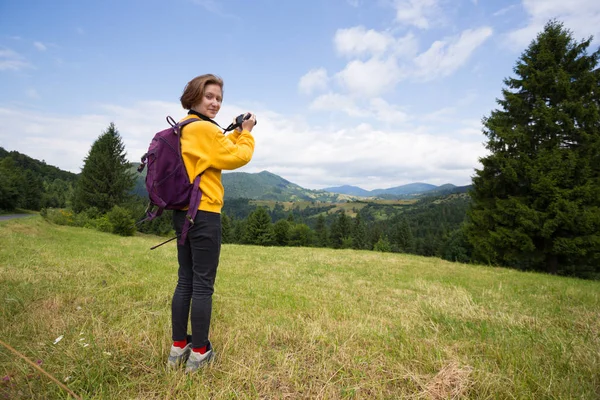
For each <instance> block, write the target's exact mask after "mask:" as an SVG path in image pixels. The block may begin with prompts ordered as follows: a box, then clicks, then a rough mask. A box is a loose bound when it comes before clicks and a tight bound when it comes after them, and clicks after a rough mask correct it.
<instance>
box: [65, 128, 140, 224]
mask: <svg viewBox="0 0 600 400" xmlns="http://www.w3.org/2000/svg"><path fill="white" fill-rule="evenodd" d="M134 185H135V176H134V174H133V172H131V164H130V163H129V162H128V161H127V159H126V153H125V146H124V144H123V142H122V141H121V136H120V135H119V132H118V131H117V128H116V127H115V125H114V124H113V123H112V122H111V123H110V125H109V126H108V128H107V129H106V131H104V132H103V133H102V134H101V135H100V136H99V137H98V139H96V141H95V142H94V144H92V147H91V149H90V151H89V153H88V155H87V157H86V158H85V159H84V165H83V169H82V171H81V176H80V177H79V180H78V181H77V184H76V186H75V193H74V198H73V208H74V210H75V211H77V212H80V211H83V210H85V209H87V208H90V207H97V208H98V210H100V212H103V213H104V212H108V211H109V210H110V209H112V208H113V206H115V205H119V204H122V203H124V202H125V201H126V200H127V198H128V196H129V192H130V191H131V189H132V188H133V186H134Z"/></svg>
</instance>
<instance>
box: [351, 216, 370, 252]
mask: <svg viewBox="0 0 600 400" xmlns="http://www.w3.org/2000/svg"><path fill="white" fill-rule="evenodd" d="M352 248H354V249H357V250H362V249H366V248H367V229H366V228H365V223H364V222H363V221H362V218H361V216H360V214H356V218H355V219H354V226H353V227H352Z"/></svg>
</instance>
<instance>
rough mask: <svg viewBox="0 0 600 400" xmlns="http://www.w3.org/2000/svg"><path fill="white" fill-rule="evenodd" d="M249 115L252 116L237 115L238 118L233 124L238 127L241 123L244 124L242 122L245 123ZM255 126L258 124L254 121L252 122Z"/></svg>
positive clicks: (247, 114)
mask: <svg viewBox="0 0 600 400" xmlns="http://www.w3.org/2000/svg"><path fill="white" fill-rule="evenodd" d="M251 115H252V114H250V113H246V114H240V115H238V116H237V117H236V118H235V123H236V124H237V125H238V126H242V122H244V121H245V120H247V119H250V116H251ZM256 124H258V121H256V120H255V121H254V125H255V126H256Z"/></svg>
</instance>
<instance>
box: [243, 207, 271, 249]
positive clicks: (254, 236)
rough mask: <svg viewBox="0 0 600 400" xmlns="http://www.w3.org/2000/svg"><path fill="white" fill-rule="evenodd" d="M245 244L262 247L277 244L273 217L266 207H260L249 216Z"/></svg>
mask: <svg viewBox="0 0 600 400" xmlns="http://www.w3.org/2000/svg"><path fill="white" fill-rule="evenodd" d="M244 242H245V243H249V244H257V245H261V246H270V245H273V244H275V238H274V236H273V224H272V223H271V217H270V216H269V212H268V211H267V210H266V209H265V208H264V207H258V208H257V209H256V210H254V211H253V212H252V214H250V215H249V216H248V222H247V224H246V231H245V240H244Z"/></svg>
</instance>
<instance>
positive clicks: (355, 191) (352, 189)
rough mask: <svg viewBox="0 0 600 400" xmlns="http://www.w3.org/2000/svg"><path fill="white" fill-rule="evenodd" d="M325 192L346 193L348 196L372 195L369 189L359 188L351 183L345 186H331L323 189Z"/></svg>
mask: <svg viewBox="0 0 600 400" xmlns="http://www.w3.org/2000/svg"><path fill="white" fill-rule="evenodd" d="M321 190H323V191H325V192H330V193H339V194H346V195H348V196H358V197H369V196H371V194H370V193H371V192H369V191H368V190H365V189H362V188H359V187H358V186H350V185H344V186H336V187H330V188H325V189H321Z"/></svg>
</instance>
